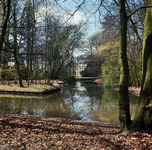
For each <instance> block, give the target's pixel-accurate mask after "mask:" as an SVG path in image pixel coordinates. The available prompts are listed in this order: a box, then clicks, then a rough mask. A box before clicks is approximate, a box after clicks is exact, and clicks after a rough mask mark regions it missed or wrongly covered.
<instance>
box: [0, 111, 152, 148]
mask: <svg viewBox="0 0 152 150" xmlns="http://www.w3.org/2000/svg"><path fill="white" fill-rule="evenodd" d="M19 149H22V150H26V149H30V150H72V149H73V150H151V149H152V134H151V133H149V132H147V131H146V130H144V131H141V132H133V133H125V134H121V133H120V132H119V125H114V124H106V123H101V122H87V121H77V120H70V119H63V118H62V119H61V118H46V117H40V116H34V115H23V114H6V113H0V150H19Z"/></svg>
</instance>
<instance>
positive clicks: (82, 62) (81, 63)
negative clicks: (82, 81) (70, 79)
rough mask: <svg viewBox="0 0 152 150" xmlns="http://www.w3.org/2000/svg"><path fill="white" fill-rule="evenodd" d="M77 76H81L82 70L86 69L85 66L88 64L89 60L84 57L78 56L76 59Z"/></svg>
mask: <svg viewBox="0 0 152 150" xmlns="http://www.w3.org/2000/svg"><path fill="white" fill-rule="evenodd" d="M76 64H77V65H76V71H75V72H76V76H78V77H81V74H80V72H81V71H84V69H85V67H86V66H87V60H85V59H84V58H78V59H77V60H76Z"/></svg>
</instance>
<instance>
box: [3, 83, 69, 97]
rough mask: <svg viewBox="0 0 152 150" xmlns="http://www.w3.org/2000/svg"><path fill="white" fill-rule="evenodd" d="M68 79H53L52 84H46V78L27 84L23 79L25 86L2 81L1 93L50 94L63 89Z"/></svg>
mask: <svg viewBox="0 0 152 150" xmlns="http://www.w3.org/2000/svg"><path fill="white" fill-rule="evenodd" d="M66 83H67V82H66V81H62V80H51V81H50V84H45V81H44V80H38V81H37V83H36V84H35V83H31V82H30V86H29V87H28V86H27V82H26V81H25V80H24V81H23V86H24V87H19V84H14V81H6V80H5V81H1V85H0V94H14V95H29V96H31V95H32V96H33V95H48V94H53V93H56V92H58V91H60V90H61V88H62V87H63V85H64V84H66Z"/></svg>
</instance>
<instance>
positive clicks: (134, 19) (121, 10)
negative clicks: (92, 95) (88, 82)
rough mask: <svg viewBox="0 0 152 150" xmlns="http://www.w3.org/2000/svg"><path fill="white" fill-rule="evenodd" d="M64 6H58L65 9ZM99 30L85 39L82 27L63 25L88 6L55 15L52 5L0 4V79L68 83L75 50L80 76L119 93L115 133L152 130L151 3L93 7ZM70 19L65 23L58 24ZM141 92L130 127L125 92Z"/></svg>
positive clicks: (137, 0) (139, 0)
mask: <svg viewBox="0 0 152 150" xmlns="http://www.w3.org/2000/svg"><path fill="white" fill-rule="evenodd" d="M65 2H66V1H63V3H65ZM95 2H96V3H94V5H95V4H96V5H98V6H97V7H96V10H95V12H93V13H94V14H96V13H97V16H98V23H99V24H100V27H101V30H98V32H96V33H94V34H93V35H91V36H90V37H87V38H86V32H87V30H86V28H87V27H84V26H85V24H86V22H85V21H84V22H83V21H81V22H79V23H77V24H71V23H69V22H68V21H69V20H70V19H71V18H72V17H73V16H74V15H75V13H76V12H77V11H78V10H79V9H82V10H83V9H85V6H87V2H86V1H85V0H84V1H79V2H78V3H77V2H75V4H77V7H76V9H75V11H74V12H73V13H69V12H68V11H64V13H65V14H64V13H59V12H56V10H55V9H54V8H55V7H56V6H58V7H60V8H62V9H63V10H64V8H63V7H62V6H61V5H60V4H59V3H58V1H57V0H54V1H47V0H46V1H41V0H38V1H34V0H12V1H11V0H1V1H0V12H1V13H0V24H1V25H0V33H1V34H0V67H1V69H0V72H1V79H7V80H10V79H13V80H15V82H19V85H20V87H23V84H22V80H26V81H27V83H28V85H29V82H35V83H36V82H37V80H41V79H43V80H45V83H49V81H50V80H51V79H58V78H67V77H71V76H72V73H71V69H72V68H75V67H76V63H75V56H74V53H75V51H76V50H78V49H79V51H80V52H83V54H84V55H86V57H87V59H89V62H88V65H87V67H86V69H85V70H84V72H82V74H91V75H90V76H95V77H103V78H104V85H105V86H112V87H113V86H118V87H119V105H120V107H121V108H122V109H121V111H120V116H119V119H120V128H121V130H122V131H124V130H137V129H143V128H151V126H152V117H151V113H152V91H151V89H152V87H151V86H152V71H151V70H152V68H151V67H152V54H151V53H152V51H151V48H152V44H151V40H152V37H151V34H152V21H151V20H152V2H151V1H150V0H148V1H147V0H118V1H117V0H108V1H105V0H100V1H98V0H97V1H95ZM68 13H69V17H67V19H66V20H63V18H64V17H65V16H66V15H67V14H68ZM129 86H134V87H137V88H140V89H141V92H140V102H139V108H138V111H137V114H136V116H135V119H134V120H133V122H132V121H131V118H130V113H129V96H128V87H129Z"/></svg>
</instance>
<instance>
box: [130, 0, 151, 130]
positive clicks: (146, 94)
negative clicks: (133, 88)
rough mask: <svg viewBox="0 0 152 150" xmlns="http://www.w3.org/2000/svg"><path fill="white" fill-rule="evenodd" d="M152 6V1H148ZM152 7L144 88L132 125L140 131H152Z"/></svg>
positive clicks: (146, 29)
mask: <svg viewBox="0 0 152 150" xmlns="http://www.w3.org/2000/svg"><path fill="white" fill-rule="evenodd" d="M148 6H152V1H151V0H149V1H148ZM151 41H152V7H149V8H147V12H146V18H145V25H144V38H143V54H142V55H143V56H142V58H143V63H142V87H141V92H140V102H139V108H138V111H137V114H136V116H135V119H134V121H133V124H132V129H135V130H138V129H142V128H144V127H146V128H150V129H152V44H151Z"/></svg>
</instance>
